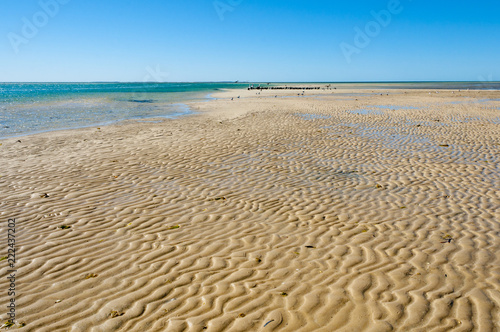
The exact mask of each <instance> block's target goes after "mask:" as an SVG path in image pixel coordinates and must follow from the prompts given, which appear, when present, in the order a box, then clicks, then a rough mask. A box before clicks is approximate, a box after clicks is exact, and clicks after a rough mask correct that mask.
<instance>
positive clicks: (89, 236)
mask: <svg viewBox="0 0 500 332" xmlns="http://www.w3.org/2000/svg"><path fill="white" fill-rule="evenodd" d="M298 93H300V94H301V93H302V92H300V91H299V92H297V91H262V92H261V93H260V94H259V92H258V91H246V90H245V91H226V92H221V93H218V94H216V95H214V97H217V98H219V99H218V100H215V101H210V102H205V103H201V102H200V103H193V104H191V105H190V106H191V107H192V108H193V109H194V110H195V111H197V112H198V114H196V115H192V116H187V117H183V118H179V119H176V120H162V121H160V122H154V121H151V122H134V121H125V122H123V123H121V124H118V125H112V126H105V127H100V128H86V129H78V130H70V131H58V132H52V133H44V134H37V135H32V136H26V137H21V138H11V139H6V140H1V141H0V143H1V144H2V145H1V146H0V161H1V163H2V166H3V167H2V170H1V173H0V188H1V190H0V196H1V199H0V202H1V203H0V204H1V205H0V214H1V222H0V226H1V234H2V240H1V242H2V243H3V244H4V247H5V248H7V220H8V218H15V219H16V258H17V262H16V269H17V279H16V296H15V298H16V305H17V308H16V320H17V324H18V326H19V324H21V323H23V324H25V326H24V327H22V328H21V329H19V331H51V332H52V331H391V330H396V331H446V330H454V331H496V330H498V322H500V282H499V281H500V280H499V276H500V251H499V249H500V248H499V244H500V241H499V231H500V224H499V220H500V210H499V207H500V197H499V196H500V193H499V188H500V100H499V99H500V92H492V91H479V92H478V91H462V92H458V91H454V92H452V91H439V93H436V91H423V90H384V91H381V90H377V91H375V90H366V91H360V90H352V91H350V90H321V91H310V92H309V91H306V92H305V95H304V96H302V95H300V96H298V95H297V94H298ZM238 96H240V98H237V97H238ZM231 98H233V99H234V100H231ZM495 99H496V100H495ZM4 252H5V253H6V252H7V249H5V250H4ZM8 269H9V268H8V267H7V261H6V260H4V261H2V265H1V271H2V274H1V275H2V278H1V281H0V289H1V290H2V291H1V292H0V303H2V307H3V308H4V309H3V310H2V311H1V312H0V315H1V318H2V323H3V322H5V321H6V320H7V319H8V318H7V315H6V312H7V308H6V306H7V304H8V301H9V300H10V296H7V289H8V288H9V282H8V280H7V279H6V276H7V274H8V272H7V270H8Z"/></svg>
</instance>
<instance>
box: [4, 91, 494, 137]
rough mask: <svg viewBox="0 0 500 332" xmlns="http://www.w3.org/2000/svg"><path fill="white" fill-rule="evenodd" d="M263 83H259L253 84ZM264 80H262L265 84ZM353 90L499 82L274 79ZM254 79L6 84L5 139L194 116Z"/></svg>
mask: <svg viewBox="0 0 500 332" xmlns="http://www.w3.org/2000/svg"><path fill="white" fill-rule="evenodd" d="M253 84H254V85H256V84H257V85H258V84H259V83H253ZM261 84H262V83H261ZM300 84H308V85H310V84H318V85H322V86H324V85H326V84H330V85H331V86H332V87H338V88H349V89H356V88H359V89H376V88H382V89H396V88H405V89H457V90H458V89H464V90H465V89H483V90H498V89H500V83H499V82H405V83H400V82H394V83H387V82H382V83H377V82H371V83H324V82H322V83H273V84H272V85H300ZM248 86H249V83H0V138H8V137H16V136H23V135H29V134H34V133H40V132H46V131H53V130H60V129H73V128H82V127H89V126H97V125H106V124H111V123H116V122H119V121H123V120H130V119H137V120H139V119H148V118H160V117H161V118H173V117H178V116H183V115H187V114H191V113H192V111H191V110H190V109H189V107H187V105H185V103H186V102H189V101H202V100H209V99H210V98H211V97H210V95H211V94H212V93H214V92H217V91H218V90H220V89H238V88H246V87H248Z"/></svg>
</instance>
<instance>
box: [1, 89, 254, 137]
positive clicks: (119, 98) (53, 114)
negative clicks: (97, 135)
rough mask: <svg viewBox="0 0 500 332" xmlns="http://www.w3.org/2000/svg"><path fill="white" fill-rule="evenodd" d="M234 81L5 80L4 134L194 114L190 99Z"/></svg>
mask: <svg viewBox="0 0 500 332" xmlns="http://www.w3.org/2000/svg"><path fill="white" fill-rule="evenodd" d="M246 86H247V85H246V84H230V83H2V84H0V138H7V137H16V136H22V135H28V134H34V133H40V132H46V131H52V130H60V129H72V128H83V127H89V126H97V125H106V124H111V123H115V122H118V121H123V120H130V119H147V118H158V117H162V118H172V117H178V116H183V115H187V114H191V113H192V111H191V110H190V109H189V108H188V107H187V106H186V105H185V104H184V103H185V102H187V101H196V100H210V99H214V98H213V97H211V94H212V93H213V92H216V91H217V90H220V89H230V88H243V87H246Z"/></svg>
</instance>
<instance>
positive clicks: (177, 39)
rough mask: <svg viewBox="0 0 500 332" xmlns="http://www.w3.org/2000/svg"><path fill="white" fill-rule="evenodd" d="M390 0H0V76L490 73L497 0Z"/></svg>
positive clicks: (412, 77)
mask: <svg viewBox="0 0 500 332" xmlns="http://www.w3.org/2000/svg"><path fill="white" fill-rule="evenodd" d="M391 2H398V1H397V0H387V1H375V0H373V1H370V0H357V1H334V0H328V1H327V0H317V1H315V0H310V1H303V0H300V1H298V0H217V1H213V0H144V1H138V0H134V1H132V0H99V1H97V0H41V1H40V0H16V1H11V0H3V1H1V2H0V81H4V82H12V81H15V82H18V81H41V82H44V81H145V80H148V81H156V80H157V81H169V82H175V81H232V80H234V81H236V80H240V81H254V82H257V81H264V82H265V81H273V82H277V81H278V82H279V81H281V82H285V81H288V82H290V81H296V82H297V81H316V82H319V81H322V82H326V81H329V82H334V81H435V80H437V81H455V80H458V81H477V80H496V81H498V80H500V2H499V1H498V0H495V1H426V0H413V1H411V0H400V1H399V5H398V6H397V7H395V8H398V11H397V13H393V14H390V15H391V16H390V22H387V21H388V19H387V16H385V17H384V18H385V19H386V21H385V22H383V23H384V24H383V25H381V24H380V23H375V22H377V20H376V19H375V18H374V16H373V14H372V13H373V12H376V13H380V12H381V11H383V10H387V9H388V7H390V3H391ZM43 4H47V5H43ZM54 4H57V6H55V5H54ZM385 13H387V12H385ZM377 24H378V25H377ZM367 27H368V28H372V30H369V35H366V36H364V38H362V37H360V36H359V31H365V29H366V28H367ZM377 27H378V29H377ZM30 28H31V29H30ZM33 28H35V29H33ZM363 34H366V32H363ZM356 38H357V39H356ZM341 45H343V47H341ZM346 45H349V46H346ZM346 47H348V48H347V49H348V50H350V51H352V50H354V49H355V52H350V54H348V56H346V55H345V53H346V52H345V50H346ZM343 49H344V51H343ZM347 53H349V52H347Z"/></svg>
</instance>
